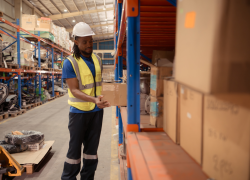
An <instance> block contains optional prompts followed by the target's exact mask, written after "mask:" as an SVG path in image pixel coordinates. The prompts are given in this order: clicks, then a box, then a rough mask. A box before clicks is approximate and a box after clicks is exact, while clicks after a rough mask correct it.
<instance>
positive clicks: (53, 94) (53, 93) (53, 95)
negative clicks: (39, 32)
mask: <svg viewBox="0 0 250 180" xmlns="http://www.w3.org/2000/svg"><path fill="white" fill-rule="evenodd" d="M52 69H53V72H52V97H55V92H54V48H53V47H52Z"/></svg>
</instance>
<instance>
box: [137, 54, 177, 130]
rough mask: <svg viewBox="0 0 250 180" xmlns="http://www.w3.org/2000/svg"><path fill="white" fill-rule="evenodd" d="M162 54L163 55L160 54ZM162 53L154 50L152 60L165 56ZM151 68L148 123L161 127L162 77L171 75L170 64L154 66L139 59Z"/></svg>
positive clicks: (155, 60)
mask: <svg viewBox="0 0 250 180" xmlns="http://www.w3.org/2000/svg"><path fill="white" fill-rule="evenodd" d="M161 55H163V56H161ZM164 55H165V54H164V53H162V52H161V53H159V52H158V51H154V55H153V57H152V61H153V62H157V61H158V60H159V59H162V58H165V57H164ZM141 62H143V63H144V64H147V65H149V66H150V68H151V72H150V73H151V74H150V124H151V125H154V126H155V127H158V128H162V127H163V79H164V77H171V76H172V67H171V66H170V67H169V66H155V65H153V64H151V63H148V62H146V61H144V60H141Z"/></svg>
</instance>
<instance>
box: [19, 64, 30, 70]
mask: <svg viewBox="0 0 250 180" xmlns="http://www.w3.org/2000/svg"><path fill="white" fill-rule="evenodd" d="M21 68H22V69H23V70H31V67H30V66H24V65H22V66H21Z"/></svg>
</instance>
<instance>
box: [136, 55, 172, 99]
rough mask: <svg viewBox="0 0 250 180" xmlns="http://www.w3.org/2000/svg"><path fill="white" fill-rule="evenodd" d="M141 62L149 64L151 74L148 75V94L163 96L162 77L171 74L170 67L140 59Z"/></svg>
mask: <svg viewBox="0 0 250 180" xmlns="http://www.w3.org/2000/svg"><path fill="white" fill-rule="evenodd" d="M140 62H142V63H143V64H146V65H148V66H150V68H151V75H150V95H151V96H155V97H159V96H161V97H162V96H163V79H164V77H170V76H172V70H173V68H172V67H165V66H162V67H157V66H155V65H153V64H151V63H149V62H147V61H144V60H142V59H141V60H140Z"/></svg>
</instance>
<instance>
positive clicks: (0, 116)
mask: <svg viewBox="0 0 250 180" xmlns="http://www.w3.org/2000/svg"><path fill="white" fill-rule="evenodd" d="M8 118H9V113H7V112H6V113H4V114H2V115H0V120H3V119H8Z"/></svg>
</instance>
